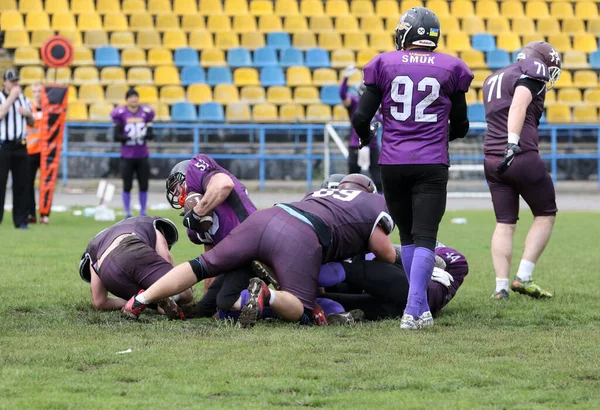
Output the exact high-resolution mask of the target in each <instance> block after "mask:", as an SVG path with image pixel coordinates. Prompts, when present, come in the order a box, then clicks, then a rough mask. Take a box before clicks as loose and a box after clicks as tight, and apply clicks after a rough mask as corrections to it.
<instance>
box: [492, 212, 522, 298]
mask: <svg viewBox="0 0 600 410" xmlns="http://www.w3.org/2000/svg"><path fill="white" fill-rule="evenodd" d="M516 227H517V225H516V224H503V223H498V224H496V230H495V231H494V235H493V236H492V263H493V264H494V270H495V271H496V279H497V280H498V279H504V280H506V289H507V290H508V275H509V273H510V263H511V261H512V253H513V236H514V235H515V228H516Z"/></svg>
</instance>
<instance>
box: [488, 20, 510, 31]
mask: <svg viewBox="0 0 600 410" xmlns="http://www.w3.org/2000/svg"><path fill="white" fill-rule="evenodd" d="M487 32H488V33H490V34H492V35H495V36H497V35H498V34H503V33H509V32H510V25H509V24H508V19H507V18H506V17H491V18H489V19H488V21H487Z"/></svg>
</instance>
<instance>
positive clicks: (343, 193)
mask: <svg viewBox="0 0 600 410" xmlns="http://www.w3.org/2000/svg"><path fill="white" fill-rule="evenodd" d="M360 193H361V191H351V190H349V189H321V190H319V191H315V192H313V194H312V196H313V197H316V198H325V197H327V196H330V197H332V198H335V199H339V200H340V201H344V202H350V201H352V200H353V199H354V198H356V197H357V196H358V195H359V194H360Z"/></svg>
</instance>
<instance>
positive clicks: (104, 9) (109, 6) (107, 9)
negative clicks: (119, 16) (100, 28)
mask: <svg viewBox="0 0 600 410" xmlns="http://www.w3.org/2000/svg"><path fill="white" fill-rule="evenodd" d="M75 3H77V2H73V4H72V5H71V8H72V9H75ZM96 8H97V9H98V13H100V14H105V13H116V12H120V11H121V5H120V4H119V0H96ZM86 10H91V9H89V8H87V9H86Z"/></svg>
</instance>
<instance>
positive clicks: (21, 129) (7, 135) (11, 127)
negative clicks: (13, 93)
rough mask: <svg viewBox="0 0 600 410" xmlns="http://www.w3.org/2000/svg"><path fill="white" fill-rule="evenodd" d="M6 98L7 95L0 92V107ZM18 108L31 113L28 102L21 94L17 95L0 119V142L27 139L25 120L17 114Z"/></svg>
mask: <svg viewBox="0 0 600 410" xmlns="http://www.w3.org/2000/svg"><path fill="white" fill-rule="evenodd" d="M7 98H8V94H6V93H5V92H4V91H2V92H0V105H2V104H4V103H5V102H6V99H7ZM19 107H24V108H26V109H28V110H30V111H31V106H30V103H29V100H27V98H25V97H24V96H23V94H19V96H18V97H17V99H16V100H15V101H14V102H13V104H12V105H11V107H10V108H9V109H8V113H6V115H5V116H4V118H2V119H0V142H6V141H17V140H25V138H26V137H27V132H26V131H27V119H26V118H25V117H23V116H22V115H21V114H19Z"/></svg>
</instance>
